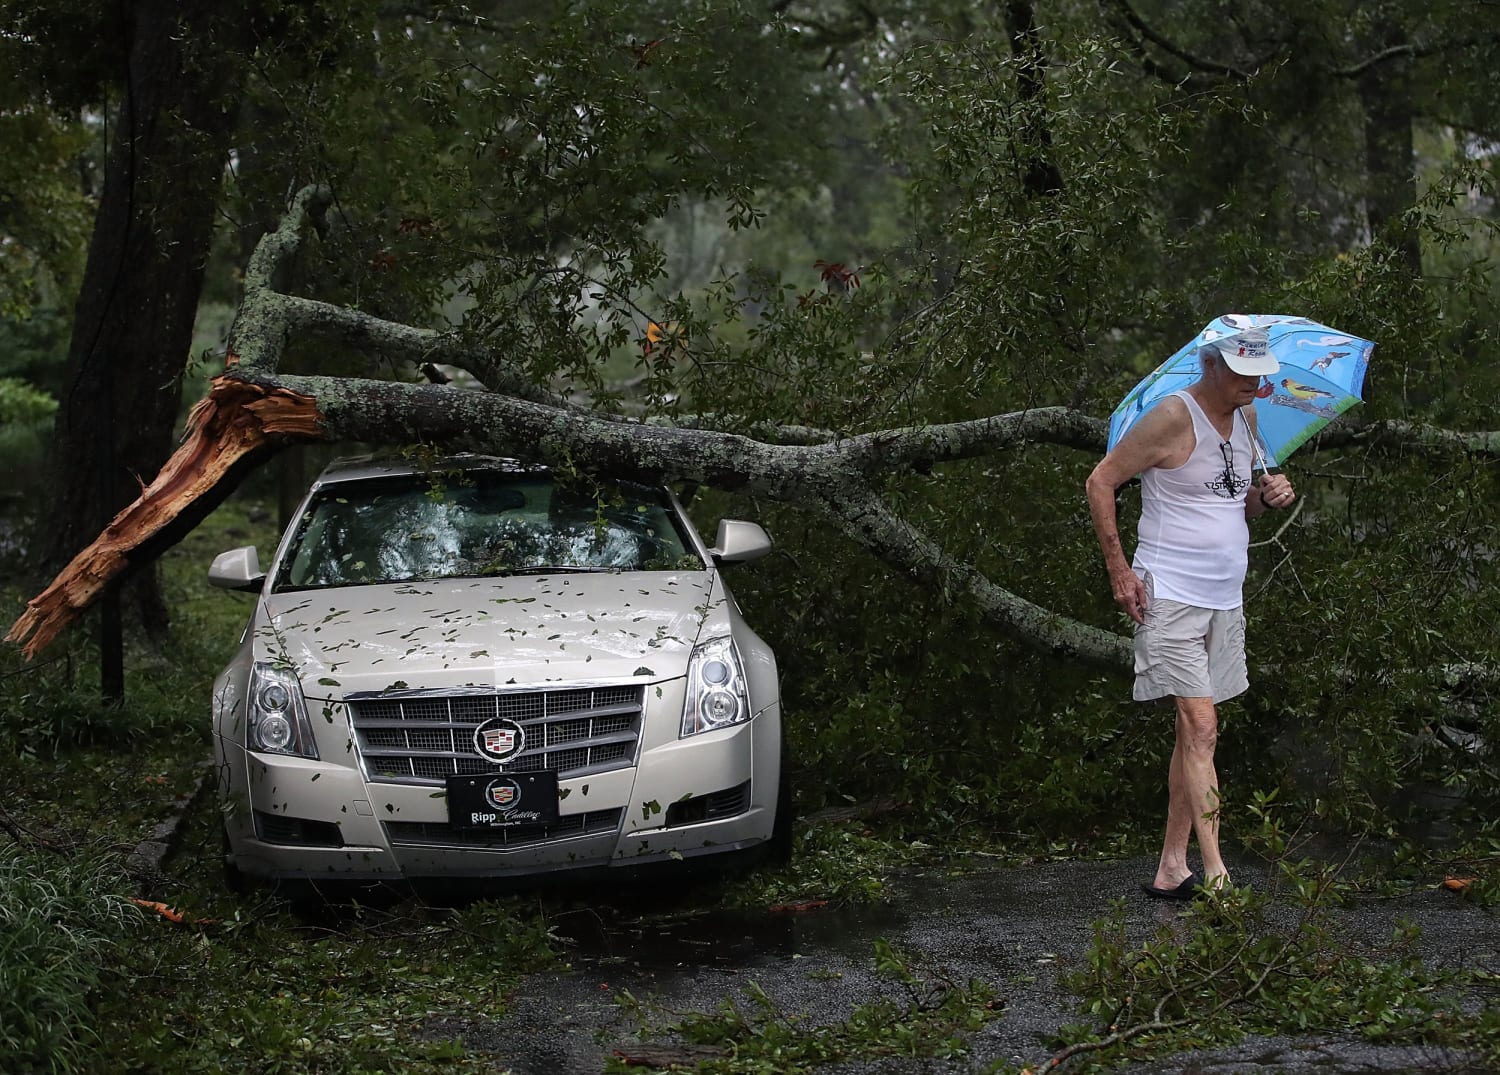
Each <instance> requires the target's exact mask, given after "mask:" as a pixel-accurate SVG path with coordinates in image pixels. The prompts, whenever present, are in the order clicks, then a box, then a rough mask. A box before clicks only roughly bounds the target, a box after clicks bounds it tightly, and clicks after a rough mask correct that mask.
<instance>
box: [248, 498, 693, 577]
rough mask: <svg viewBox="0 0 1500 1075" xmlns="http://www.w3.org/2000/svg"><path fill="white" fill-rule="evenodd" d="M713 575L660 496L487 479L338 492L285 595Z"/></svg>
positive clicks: (328, 501) (304, 546) (320, 512)
mask: <svg viewBox="0 0 1500 1075" xmlns="http://www.w3.org/2000/svg"><path fill="white" fill-rule="evenodd" d="M702 566H703V564H702V561H701V560H699V559H698V557H697V556H696V555H695V554H693V553H691V552H689V550H688V546H687V544H686V542H685V541H684V539H683V536H682V533H681V531H680V530H679V528H678V526H677V524H676V522H675V521H674V519H673V515H672V509H671V507H670V505H669V504H668V503H667V501H666V499H665V497H664V496H663V495H662V494H661V493H659V492H658V491H657V490H654V489H651V488H649V487H647V486H642V485H635V484H633V483H629V482H609V481H604V482H599V481H595V482H588V483H582V484H577V485H569V484H565V483H562V482H558V481H554V480H553V479H552V478H550V477H548V476H539V475H516V476H487V475H478V474H475V475H466V476H464V477H463V478H461V479H458V480H455V481H451V482H444V483H433V482H431V481H427V480H411V479H408V480H393V481H391V482H389V483H383V484H380V485H378V486H377V487H375V488H373V489H372V488H370V483H360V485H359V490H358V492H353V491H350V490H347V489H341V488H339V487H335V488H333V489H331V490H329V491H328V492H327V494H326V495H324V496H323V497H321V498H320V499H319V500H317V501H316V502H315V503H314V504H313V505H312V506H311V507H310V508H309V509H308V510H307V511H306V512H305V513H304V514H303V518H302V526H301V528H300V530H299V531H298V533H297V536H296V538H295V540H294V545H293V548H292V552H291V555H290V556H288V557H287V560H286V566H285V568H284V569H283V571H282V574H281V577H280V578H279V579H278V580H277V587H276V588H277V589H278V590H280V591H286V590H299V589H312V588H317V587H322V586H351V585H360V584H366V583H386V582H402V581H406V580H410V579H445V578H468V577H475V576H495V575H514V574H523V573H529V572H543V571H663V570H681V569H693V568H701V567H702Z"/></svg>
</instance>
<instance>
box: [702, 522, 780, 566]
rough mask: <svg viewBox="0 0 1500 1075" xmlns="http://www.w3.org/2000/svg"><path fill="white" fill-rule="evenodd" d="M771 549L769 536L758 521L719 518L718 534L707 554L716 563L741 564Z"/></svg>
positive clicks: (757, 557) (758, 557)
mask: <svg viewBox="0 0 1500 1075" xmlns="http://www.w3.org/2000/svg"><path fill="white" fill-rule="evenodd" d="M770 551H771V536H770V535H769V534H767V533H766V532H765V530H763V529H762V528H761V525H760V524H759V523H751V522H746V521H745V520H743V519H720V520H719V536H718V540H717V541H716V543H715V544H714V547H713V548H711V549H709V550H708V555H710V556H712V557H713V558H714V562H715V563H718V564H742V563H746V562H748V561H750V560H759V559H760V558H761V557H762V556H764V555H765V554H766V553H768V552H770Z"/></svg>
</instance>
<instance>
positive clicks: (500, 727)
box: [474, 717, 526, 762]
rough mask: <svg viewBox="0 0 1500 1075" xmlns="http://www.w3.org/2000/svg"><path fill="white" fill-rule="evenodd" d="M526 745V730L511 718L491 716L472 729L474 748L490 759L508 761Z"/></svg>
mask: <svg viewBox="0 0 1500 1075" xmlns="http://www.w3.org/2000/svg"><path fill="white" fill-rule="evenodd" d="M525 747H526V732H525V730H524V729H523V728H522V727H521V726H520V725H519V724H517V723H516V722H515V721H513V720H505V719H503V718H501V717H491V718H490V719H489V720H487V721H485V722H484V723H483V724H481V725H479V727H477V728H475V729H474V749H475V750H477V751H478V752H479V753H480V754H481V755H482V756H483V757H486V758H488V759H489V760H490V761H494V762H501V761H509V760H510V759H511V758H514V757H515V756H516V755H517V754H519V753H521V751H522V750H524V749H525Z"/></svg>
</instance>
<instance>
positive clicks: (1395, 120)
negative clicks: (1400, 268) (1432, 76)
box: [1358, 20, 1422, 280]
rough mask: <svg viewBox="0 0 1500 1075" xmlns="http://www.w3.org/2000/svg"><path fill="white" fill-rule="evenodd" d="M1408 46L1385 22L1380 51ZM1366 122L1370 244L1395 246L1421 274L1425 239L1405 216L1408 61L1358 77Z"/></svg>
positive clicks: (1411, 193) (1410, 187)
mask: <svg viewBox="0 0 1500 1075" xmlns="http://www.w3.org/2000/svg"><path fill="white" fill-rule="evenodd" d="M1404 44H1406V34H1405V31H1404V30H1403V29H1402V28H1401V27H1400V26H1399V25H1398V24H1397V23H1396V22H1395V21H1393V20H1386V22H1385V30H1384V33H1383V35H1382V38H1381V40H1380V48H1381V49H1392V48H1396V47H1398V46H1400V45H1404ZM1358 90H1359V100H1360V104H1361V105H1362V106H1363V110H1364V120H1365V131H1364V135H1365V139H1364V140H1365V173H1366V183H1367V184H1368V185H1367V187H1366V193H1365V220H1366V223H1367V224H1368V226H1369V229H1370V239H1371V241H1372V242H1379V241H1381V240H1384V241H1386V242H1389V243H1390V244H1391V245H1393V246H1394V247H1395V248H1396V250H1397V251H1398V252H1399V253H1400V255H1401V259H1402V261H1403V262H1405V264H1406V266H1407V268H1408V269H1409V270H1410V271H1411V274H1412V279H1414V280H1415V279H1420V277H1421V275H1422V243H1421V239H1420V237H1419V236H1418V235H1417V232H1416V229H1415V228H1412V227H1410V226H1408V225H1407V224H1406V223H1405V222H1404V221H1403V220H1402V216H1403V214H1405V213H1406V211H1407V210H1409V209H1411V208H1412V207H1413V206H1415V205H1416V203H1417V176H1416V160H1415V152H1414V146H1413V143H1412V100H1411V84H1410V72H1409V70H1408V61H1406V60H1404V59H1398V60H1393V61H1392V62H1390V63H1388V64H1376V65H1374V66H1372V67H1370V68H1369V69H1368V70H1366V71H1365V72H1364V73H1363V74H1362V75H1361V76H1360V77H1359V80H1358Z"/></svg>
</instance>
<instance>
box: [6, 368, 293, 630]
mask: <svg viewBox="0 0 1500 1075" xmlns="http://www.w3.org/2000/svg"><path fill="white" fill-rule="evenodd" d="M319 435H320V418H319V415H318V408H317V403H316V401H315V400H314V399H313V398H312V397H310V396H304V395H300V394H298V393H296V392H291V391H288V390H287V389H284V388H268V387H266V386H263V385H258V384H254V383H252V382H248V381H242V380H238V379H235V378H231V377H226V376H220V377H217V378H215V379H214V382H213V386H212V388H211V389H210V391H209V393H208V395H207V396H205V397H204V398H203V399H201V400H199V401H198V403H197V405H196V406H195V407H194V408H193V412H192V414H191V415H190V416H189V417H188V423H187V434H186V436H184V438H183V441H182V444H181V446H180V447H178V449H177V451H176V452H174V453H173V454H172V457H171V458H170V459H168V460H167V462H166V465H165V466H163V467H162V469H161V473H160V474H158V475H157V476H156V480H155V481H153V482H152V483H151V484H150V485H149V486H147V487H145V488H143V489H142V490H141V495H140V496H139V497H138V498H137V499H136V500H135V502H134V503H132V504H131V505H130V506H129V507H127V508H125V509H124V510H123V511H121V512H120V513H119V514H118V515H116V516H115V517H114V518H113V519H112V520H110V523H109V525H108V526H106V527H105V528H104V531H103V533H101V534H100V535H99V536H98V537H97V538H95V539H94V541H93V543H92V544H90V545H89V546H88V548H86V549H84V550H83V551H82V552H80V553H79V554H78V555H77V556H75V557H73V560H72V561H71V562H70V563H69V564H68V566H67V567H65V568H63V569H62V571H61V572H59V573H58V576H57V578H55V579H53V580H52V584H51V585H50V586H48V587H47V588H46V589H45V590H44V591H42V592H41V593H40V594H38V595H37V596H36V597H34V598H32V599H31V600H30V601H28V602H27V605H26V611H25V612H24V613H22V614H21V617H20V618H19V619H18V620H16V622H15V623H14V624H13V625H11V628H10V631H9V632H8V633H7V634H6V636H5V641H7V642H17V643H21V644H22V649H23V652H24V653H25V654H26V656H27V657H28V658H31V657H35V656H36V655H37V654H38V653H40V652H41V651H42V650H43V649H45V648H46V647H47V646H48V645H49V644H50V643H51V642H52V641H53V640H54V639H55V638H56V637H57V636H58V635H59V634H60V633H61V632H62V630H63V629H64V628H65V627H67V626H68V625H69V624H70V623H72V622H73V621H74V620H76V619H77V618H78V617H79V616H81V615H82V614H83V613H84V611H85V610H86V609H87V608H88V607H89V606H90V605H91V604H93V602H94V601H95V600H96V599H97V598H98V597H99V595H100V594H101V593H102V592H103V591H104V588H105V587H106V586H107V585H108V584H109V583H110V581H112V580H113V579H115V578H116V577H118V576H119V575H120V574H121V573H123V572H124V571H125V570H126V568H127V567H129V566H130V561H131V554H132V553H133V552H134V551H135V550H137V549H139V548H140V547H141V546H142V545H143V544H145V543H146V542H147V541H148V540H150V539H151V538H152V537H154V536H156V535H157V534H159V533H160V532H161V531H162V530H163V529H165V528H166V527H167V526H169V525H170V524H171V523H172V522H173V521H174V520H175V519H177V518H178V516H180V515H181V514H182V513H183V511H184V510H185V509H186V508H188V507H189V506H190V505H192V504H193V503H194V502H195V501H197V500H198V499H199V498H201V497H203V496H204V495H205V494H207V493H208V492H210V491H211V490H213V489H214V488H215V487H216V486H217V485H218V484H219V483H220V482H221V481H223V480H224V479H225V477H226V476H227V475H228V474H229V472H230V469H231V468H232V467H233V466H234V464H235V463H236V462H238V461H239V460H241V459H243V458H244V457H245V456H247V455H249V454H250V453H251V452H254V451H256V450H258V449H262V448H267V447H270V446H272V445H274V444H276V443H278V442H283V441H292V440H316V439H318V437H319Z"/></svg>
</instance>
